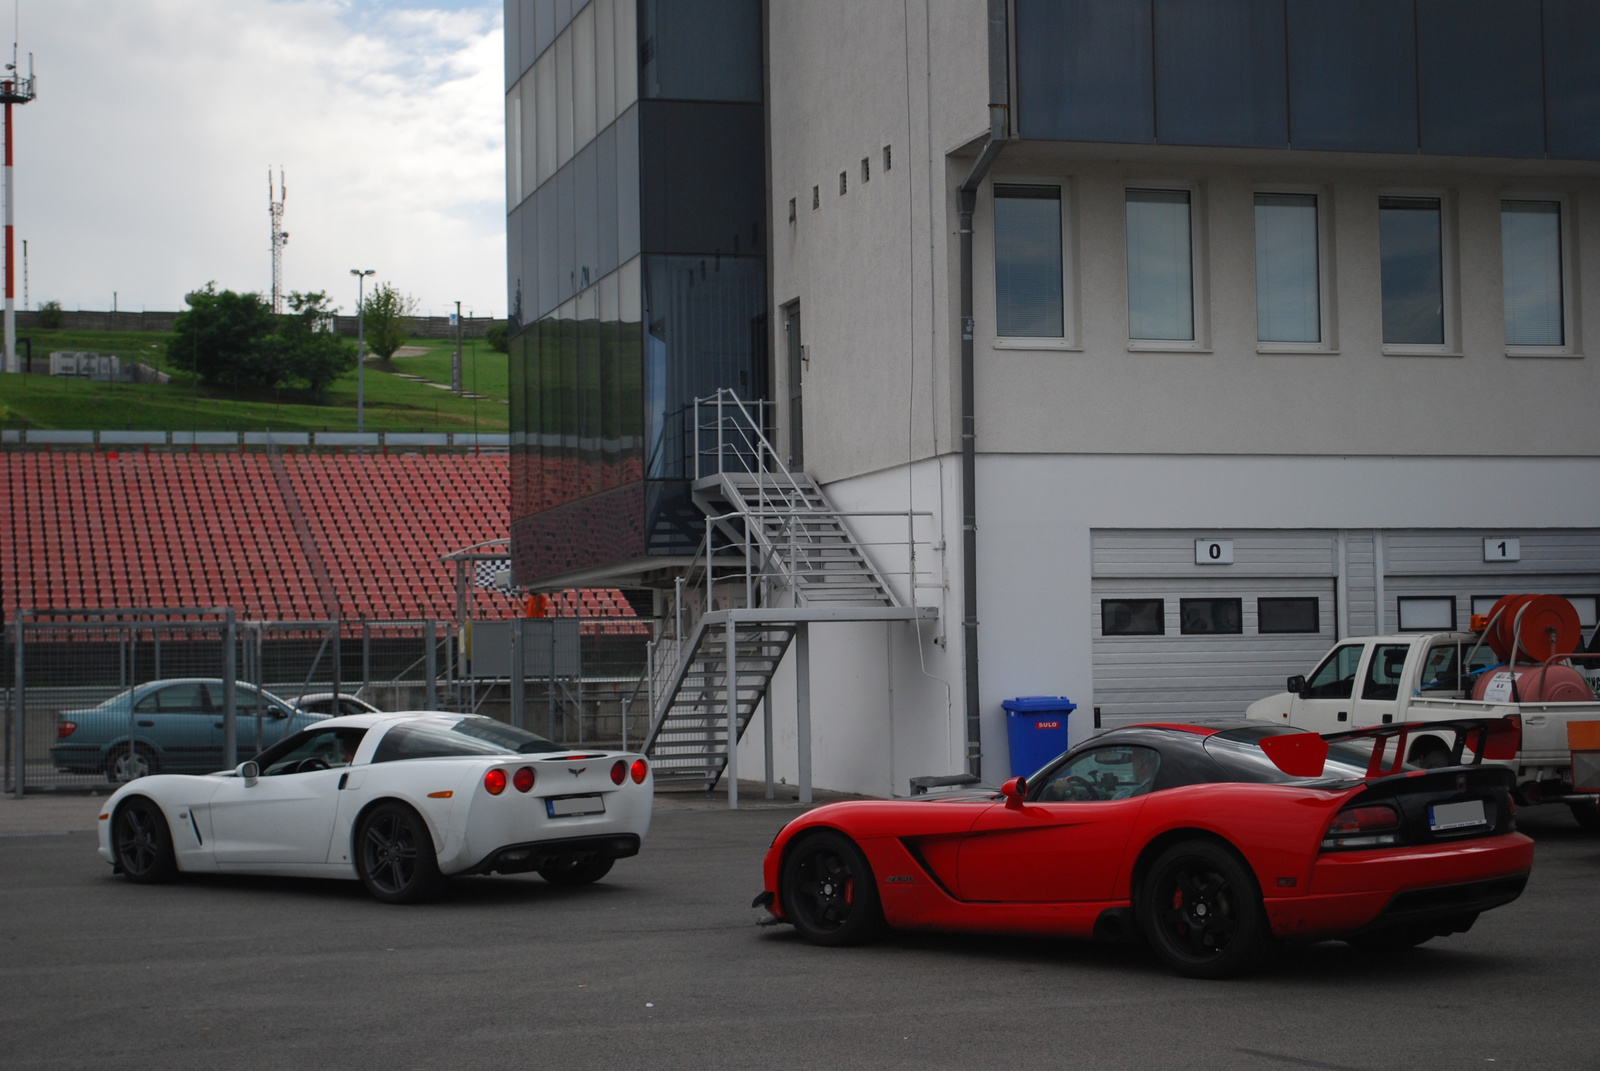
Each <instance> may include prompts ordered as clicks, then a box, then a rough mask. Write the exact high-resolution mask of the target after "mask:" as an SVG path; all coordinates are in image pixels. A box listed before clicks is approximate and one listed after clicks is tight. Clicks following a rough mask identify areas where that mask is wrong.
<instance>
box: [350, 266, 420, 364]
mask: <svg viewBox="0 0 1600 1071" xmlns="http://www.w3.org/2000/svg"><path fill="white" fill-rule="evenodd" d="M362 308H363V309H365V310H366V312H365V319H366V332H367V349H369V350H371V351H372V352H373V353H376V354H377V355H378V357H379V359H381V360H384V361H388V360H389V359H390V358H391V357H393V356H394V351H395V350H397V349H399V348H400V344H401V343H402V342H404V341H405V340H406V338H407V336H409V335H410V334H411V316H412V314H413V313H415V312H416V311H417V300H416V298H414V297H412V296H411V295H410V294H402V293H401V292H400V291H398V290H396V289H395V288H394V286H392V285H391V284H389V283H379V284H378V285H377V286H375V287H373V290H372V293H370V294H368V295H367V299H366V302H365V303H364V304H363V305H362Z"/></svg>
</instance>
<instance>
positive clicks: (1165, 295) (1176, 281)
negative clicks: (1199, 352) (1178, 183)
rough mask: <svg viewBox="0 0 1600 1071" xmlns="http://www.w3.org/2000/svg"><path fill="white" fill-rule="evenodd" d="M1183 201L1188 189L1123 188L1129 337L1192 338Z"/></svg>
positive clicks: (1190, 248) (1189, 239) (1189, 249)
mask: <svg viewBox="0 0 1600 1071" xmlns="http://www.w3.org/2000/svg"><path fill="white" fill-rule="evenodd" d="M1189 201H1190V197H1189V191H1188V190H1138V189H1130V190H1128V191H1127V208H1128V220H1127V228H1128V230H1127V241H1128V337H1129V338H1130V339H1151V340H1164V341H1177V342H1193V341H1194V339H1195V324H1194V242H1193V235H1192V229H1191V220H1190V204H1189Z"/></svg>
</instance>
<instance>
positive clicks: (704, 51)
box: [639, 0, 762, 101]
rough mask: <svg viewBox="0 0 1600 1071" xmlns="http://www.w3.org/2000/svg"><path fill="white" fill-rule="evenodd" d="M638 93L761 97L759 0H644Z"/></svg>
mask: <svg viewBox="0 0 1600 1071" xmlns="http://www.w3.org/2000/svg"><path fill="white" fill-rule="evenodd" d="M639 15H640V20H641V21H640V26H639V54H640V58H641V60H642V70H641V79H640V85H639V95H640V96H641V97H653V98H657V99H661V100H737V101H759V100H761V51H762V45H761V3H760V0H643V2H642V3H641V4H640V5H639Z"/></svg>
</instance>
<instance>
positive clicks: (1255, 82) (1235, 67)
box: [1155, 0, 1289, 148]
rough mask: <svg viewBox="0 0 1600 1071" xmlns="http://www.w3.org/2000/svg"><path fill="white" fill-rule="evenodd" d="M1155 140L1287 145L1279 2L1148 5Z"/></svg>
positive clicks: (1204, 0)
mask: <svg viewBox="0 0 1600 1071" xmlns="http://www.w3.org/2000/svg"><path fill="white" fill-rule="evenodd" d="M1155 57H1156V58H1155V83H1156V140H1158V141H1161V142H1164V143H1166V144H1169V145H1172V144H1176V145H1252V146H1260V147H1263V148H1280V147H1284V146H1287V145H1288V144H1289V115H1288V102H1287V99H1286V90H1285V84H1284V43H1283V0H1155Z"/></svg>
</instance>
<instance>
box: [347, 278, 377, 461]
mask: <svg viewBox="0 0 1600 1071" xmlns="http://www.w3.org/2000/svg"><path fill="white" fill-rule="evenodd" d="M373 270H374V269H372V268H367V269H366V270H365V271H363V270H362V269H360V268H351V269H350V274H351V275H354V276H355V277H356V432H357V433H358V434H359V433H360V432H363V431H366V430H367V426H366V396H367V389H366V388H367V355H366V348H367V293H366V286H367V276H369V275H371V274H372V273H373Z"/></svg>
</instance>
